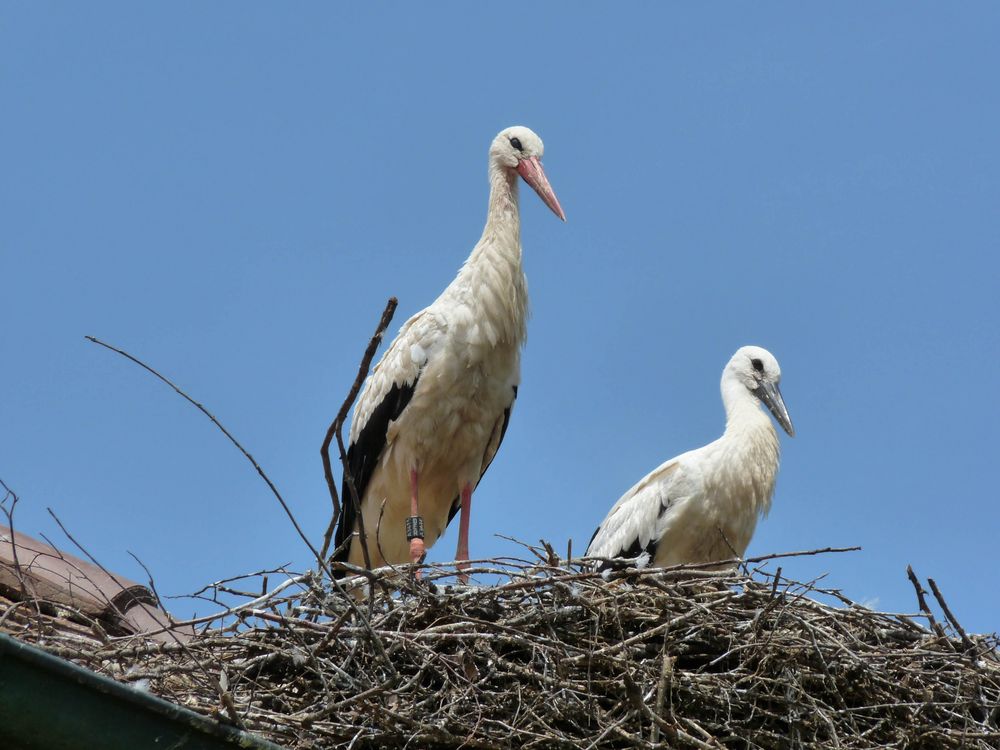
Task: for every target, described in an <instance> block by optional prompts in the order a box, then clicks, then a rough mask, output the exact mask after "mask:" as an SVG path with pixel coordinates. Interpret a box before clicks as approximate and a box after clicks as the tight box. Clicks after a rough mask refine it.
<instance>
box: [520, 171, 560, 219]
mask: <svg viewBox="0 0 1000 750" xmlns="http://www.w3.org/2000/svg"><path fill="white" fill-rule="evenodd" d="M517 173H518V174H519V175H521V177H523V178H524V181H525V182H527V183H528V184H529V185H531V187H532V189H534V191H535V192H536V193H538V197H539V198H541V199H542V200H543V201H545V205H546V206H548V207H549V208H551V209H552V213H554V214H555V215H556V216H558V217H559V218H560V219H562V220H563V221H566V214H564V213H563V210H562V206H560V205H559V199H558V198H556V193H555V191H554V190H553V189H552V186H551V185H550V184H549V180H548V178H547V177H546V176H545V170H544V169H542V162H541V161H539V159H538V157H537V156H529V157H527V158H526V159H521V161H519V162H518V163H517Z"/></svg>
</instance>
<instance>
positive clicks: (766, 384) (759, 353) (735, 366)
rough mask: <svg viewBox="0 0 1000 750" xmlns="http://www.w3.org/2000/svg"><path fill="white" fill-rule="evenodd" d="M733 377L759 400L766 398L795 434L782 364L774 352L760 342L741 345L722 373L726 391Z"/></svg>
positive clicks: (788, 429)
mask: <svg viewBox="0 0 1000 750" xmlns="http://www.w3.org/2000/svg"><path fill="white" fill-rule="evenodd" d="M733 381H735V382H737V383H739V384H741V385H742V386H743V387H745V388H746V389H747V390H748V391H749V392H750V394H751V395H752V396H753V397H754V398H755V399H756V400H758V401H760V402H763V404H764V405H765V406H766V407H767V408H768V409H770V411H771V414H773V415H774V418H775V419H776V420H778V424H780V425H781V426H782V428H783V429H784V430H785V432H787V433H788V434H789V435H795V428H794V427H792V419H791V417H789V416H788V409H787V408H786V407H785V401H784V399H783V398H782V397H781V390H779V388H778V384H779V383H781V368H780V367H779V366H778V360H776V359H775V358H774V355H773V354H771V352H769V351H768V350H767V349H762V348H761V347H759V346H744V347H741V348H740V349H738V350H737V352H736V354H734V355H733V358H732V359H730V360H729V364H727V365H726V369H725V371H724V372H723V373H722V388H723V391H725V390H726V386H727V384H729V383H732V382H733Z"/></svg>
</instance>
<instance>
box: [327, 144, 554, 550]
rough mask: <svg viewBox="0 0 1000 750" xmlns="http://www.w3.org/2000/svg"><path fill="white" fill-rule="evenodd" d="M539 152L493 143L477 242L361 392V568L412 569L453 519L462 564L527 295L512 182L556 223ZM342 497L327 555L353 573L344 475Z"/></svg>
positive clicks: (352, 448)
mask: <svg viewBox="0 0 1000 750" xmlns="http://www.w3.org/2000/svg"><path fill="white" fill-rule="evenodd" d="M542 151H543V146H542V139H541V138H539V137H538V136H537V135H536V134H535V133H533V132H532V131H531V130H529V129H528V128H525V127H511V128H507V129H506V130H504V131H502V132H501V133H500V134H499V135H497V137H496V138H494V139H493V143H492V144H491V145H490V150H489V181H490V198H489V207H488V210H487V214H486V227H485V229H483V235H482V237H481V238H480V240H479V242H478V243H476V246H475V247H474V248H473V249H472V253H471V254H470V255H469V257H468V259H467V260H466V261H465V263H464V265H463V266H462V268H461V269H460V270H459V272H458V275H457V276H456V277H455V280H454V281H452V282H451V284H449V285H448V286H447V288H446V289H445V290H444V291H443V292H442V293H441V296H439V297H438V298H437V299H436V300H435V301H434V303H433V304H432V305H431V306H430V307H427V308H425V309H423V310H422V311H420V312H418V313H417V314H416V315H414V316H413V317H412V318H410V319H409V320H408V321H406V323H405V324H403V327H402V328H401V329H400V331H399V334H398V335H397V336H396V339H395V340H394V341H393V342H392V344H391V345H390V346H389V348H388V350H386V352H385V354H384V355H383V357H382V359H381V361H380V362H379V363H378V365H376V366H375V368H374V369H373V370H372V373H371V375H370V376H369V377H368V380H367V381H366V382H365V384H364V387H363V389H362V391H361V396H360V397H359V399H358V403H357V405H356V406H355V409H354V416H353V420H352V423H351V432H350V444H349V447H348V450H347V462H348V466H349V468H350V473H351V475H352V476H353V478H354V483H355V487H356V489H357V493H358V498H359V500H360V507H361V513H362V516H363V520H364V528H365V537H366V540H367V547H368V554H369V558H370V563H371V565H372V566H375V567H378V566H379V565H384V564H385V563H392V564H398V563H405V562H420V561H421V560H423V558H424V555H425V554H426V550H427V549H428V548H430V547H431V546H433V544H434V542H436V541H437V539H438V538H439V537H440V536H441V534H442V533H443V532H444V530H445V527H446V526H447V525H448V523H449V522H450V521H451V519H452V518H453V517H454V516H455V514H456V513H461V517H460V519H459V533H458V550H457V552H456V553H455V557H456V559H458V560H468V559H469V513H470V508H471V505H472V492H473V490H474V489H475V488H476V485H477V484H478V483H479V480H480V479H481V478H482V476H483V474H484V473H485V472H486V469H487V468H488V467H489V465H490V462H491V461H492V460H493V457H494V456H495V455H496V452H497V449H499V447H500V442H501V441H502V440H503V436H504V432H505V431H506V429H507V423H508V421H509V420H510V410H511V408H512V407H513V405H514V398H515V397H516V396H517V386H518V383H519V382H520V377H521V375H520V360H521V346H522V345H523V344H524V339H525V335H526V323H527V312H528V292H527V285H526V281H525V278H524V271H523V269H522V266H521V221H520V215H519V211H518V176H520V178H521V179H523V180H524V181H525V182H527V183H528V184H529V185H530V186H531V187H532V188H534V190H535V192H536V193H538V195H539V197H541V199H542V200H543V201H544V202H545V204H546V205H547V206H548V207H549V208H550V209H552V211H553V212H554V213H555V214H556V216H558V217H559V218H560V219H562V220H563V221H565V220H566V216H565V214H564V213H563V210H562V207H561V206H560V205H559V200H558V199H557V198H556V194H555V192H553V190H552V187H551V186H550V185H549V181H548V179H547V178H546V176H545V172H544V170H543V169H542V162H541V158H542ZM342 498H343V512H342V516H341V519H340V525H339V526H338V527H337V533H336V536H335V544H336V548H337V549H339V552H338V553H336V554H335V557H334V559H337V560H340V561H347V562H349V563H352V564H354V565H358V566H363V565H364V564H365V560H364V556H363V551H362V549H361V544H360V541H359V538H358V531H359V526H358V519H357V517H356V513H355V508H354V504H353V503H352V502H351V495H350V491H349V488H348V486H347V482H346V477H345V482H344V486H343V494H342ZM463 568H464V566H463Z"/></svg>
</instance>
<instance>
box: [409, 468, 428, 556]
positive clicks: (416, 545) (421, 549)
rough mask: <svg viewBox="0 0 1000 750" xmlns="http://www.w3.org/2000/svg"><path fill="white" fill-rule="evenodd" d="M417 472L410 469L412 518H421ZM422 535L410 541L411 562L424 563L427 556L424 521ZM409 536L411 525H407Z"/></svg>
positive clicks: (421, 528)
mask: <svg viewBox="0 0 1000 750" xmlns="http://www.w3.org/2000/svg"><path fill="white" fill-rule="evenodd" d="M417 479H418V476H417V470H416V469H410V517H411V518H416V519H419V518H420V505H419V503H418V502H417ZM416 525H417V526H419V529H420V534H419V536H414V537H413V538H411V539H410V562H415V563H418V562H423V559H424V556H426V554H427V547H426V546H425V545H424V535H423V521H422V520H421V521H420V523H419V524H416ZM407 536H410V531H409V524H408V525H407Z"/></svg>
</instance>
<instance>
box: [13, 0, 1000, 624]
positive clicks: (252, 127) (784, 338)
mask: <svg viewBox="0 0 1000 750" xmlns="http://www.w3.org/2000/svg"><path fill="white" fill-rule="evenodd" d="M998 22H1000V8H998V6H996V5H995V4H988V3H963V4H961V5H950V6H947V7H946V6H943V5H940V4H929V3H905V4H903V3H880V4H869V3H852V4H845V5H841V6H838V7H836V8H832V7H828V8H823V9H820V8H818V7H817V6H812V5H810V6H804V5H801V4H798V3H769V4H753V5H750V4H730V5H718V4H713V5H711V6H708V5H702V4H679V3H674V4H667V3H634V4H628V5H626V4H614V5H612V4H598V3H572V4H569V3H556V2H553V3H541V4H534V5H531V6H530V7H528V6H523V5H521V6H518V5H511V6H507V7H502V6H497V5H496V4H477V5H473V4H468V3H448V4H443V3H442V4H434V5H428V4H421V5H415V4H402V3H399V4H374V3H371V4H351V5H347V4H336V5H335V4H322V3H297V4H295V5H281V6H276V5H270V4H266V5H265V4H244V3H214V4H210V5H204V4H194V3H189V4H183V3H181V4H178V3H172V4H167V3H161V4H150V3H143V4H135V3H91V4H87V5H86V6H84V5H79V4H70V3H63V4H59V3H41V2H39V3H10V2H8V3H4V4H3V5H2V6H0V76H2V78H0V86H2V100H3V102H4V107H3V109H4V115H3V117H2V118H0V142H2V143H3V144H4V148H3V165H2V170H0V203H2V205H3V206H4V211H3V213H4V219H3V222H2V224H0V280H2V294H0V321H2V326H0V361H2V363H3V366H2V367H0V478H3V479H4V480H5V481H6V482H7V483H8V484H10V485H11V486H12V487H14V488H15V489H16V490H17V491H18V492H19V493H20V495H21V497H22V502H21V503H20V505H19V506H18V508H17V516H16V521H17V523H18V526H19V527H20V528H21V529H22V530H24V531H27V532H29V533H32V534H40V533H45V534H46V535H48V536H50V537H51V538H53V539H61V537H60V535H59V533H58V530H57V529H56V528H55V526H54V524H53V522H52V521H51V519H50V518H49V517H48V515H47V513H46V510H45V509H46V508H47V507H51V508H53V509H54V510H55V512H56V513H57V514H58V515H59V516H60V517H61V519H62V520H63V521H64V522H65V523H66V525H67V526H68V528H69V529H70V530H71V531H72V532H73V533H74V535H75V536H76V537H77V538H78V539H79V540H80V541H81V542H83V543H84V544H85V545H86V546H87V548H88V549H89V550H90V551H91V552H93V553H94V554H95V555H96V556H97V557H98V558H99V559H100V560H101V561H102V562H103V563H104V564H105V565H106V566H108V567H109V568H111V569H113V570H115V571H118V572H121V573H123V574H126V575H129V576H131V577H133V578H136V579H140V580H144V573H143V572H142V570H141V569H140V568H139V567H138V566H137V565H136V564H135V562H134V561H133V560H132V559H131V558H130V557H129V556H128V554H127V552H126V551H127V550H131V551H133V552H135V553H136V554H137V555H138V556H139V557H140V558H142V560H143V561H144V562H145V563H146V564H147V565H148V566H149V567H150V569H151V570H152V571H153V573H154V576H155V577H156V581H157V585H158V588H159V589H160V591H161V593H166V594H180V593H184V592H188V591H192V590H194V589H196V588H198V587H200V586H201V585H202V584H204V583H206V582H208V581H211V580H215V579H219V578H223V577H225V576H229V575H233V574H238V573H244V572H249V571H252V570H256V569H260V568H267V567H271V566H277V565H282V564H290V565H291V566H292V567H296V568H303V567H305V566H306V565H308V562H309V555H308V551H307V550H306V549H305V547H304V546H303V545H302V543H301V541H299V540H298V538H297V537H296V535H295V533H294V531H293V529H292V528H291V526H290V524H289V523H288V522H287V520H286V519H285V517H284V516H283V514H282V512H281V510H280V508H279V507H278V506H277V503H276V502H275V501H274V500H273V498H272V497H271V496H270V494H269V492H268V490H267V488H266V487H265V486H264V484H263V483H262V482H261V481H260V480H259V478H258V477H257V476H256V475H255V473H254V472H253V470H252V469H251V468H250V467H249V466H248V465H247V464H246V463H245V461H244V459H243V458H242V457H241V456H240V455H239V454H238V453H237V451H236V450H235V449H233V448H232V446H230V445H229V444H228V443H227V442H226V441H225V439H224V438H223V436H222V435H221V434H220V433H219V432H218V431H217V430H216V429H215V428H214V427H213V426H212V425H211V424H210V423H209V422H208V421H207V420H206V419H205V418H204V417H203V416H202V415H200V414H199V413H197V412H196V411H195V410H194V409H192V408H191V407H190V406H189V405H188V404H186V403H184V402H183V401H182V400H181V399H180V398H178V397H177V396H176V395H175V394H173V393H172V392H171V391H170V390H169V389H167V388H166V387H165V386H163V385H162V384H161V383H159V382H156V381H155V380H154V379H153V378H151V377H150V376H148V375H147V374H145V373H144V372H142V371H141V370H139V369H138V368H136V367H135V366H134V365H131V364H129V363H127V362H126V361H125V360H123V359H121V358H120V357H117V356H116V355H112V354H110V353H109V352H107V351H104V350H102V349H99V348H98V347H96V346H94V345H92V344H89V343H87V342H86V341H85V340H84V338H83V337H84V335H88V334H89V335H94V336H98V337H100V338H102V339H104V340H107V341H109V342H111V343H113V344H116V345H118V346H121V347H123V348H125V349H127V350H128V351H130V352H132V353H133V354H135V355H136V356H138V357H140V358H142V359H144V360H146V361H147V362H148V363H150V364H151V365H153V366H154V367H157V368H159V369H161V370H162V371H163V372H164V373H165V374H167V375H168V376H170V377H172V378H174V379H175V380H176V382H177V383H178V384H179V385H180V386H181V387H183V388H185V389H186V390H187V391H188V392H189V393H190V394H191V395H192V396H193V397H195V398H196V399H198V400H200V401H202V402H204V403H205V404H206V406H207V407H208V408H209V409H210V410H212V411H213V412H214V413H215V414H216V415H217V416H218V417H219V418H220V420H222V422H223V423H224V424H226V425H227V427H229V429H230V430H231V431H232V432H233V433H235V434H236V435H237V436H238V437H239V439H240V440H241V441H242V442H243V443H244V444H245V445H246V447H247V448H248V449H249V450H250V452H251V453H252V454H253V455H254V456H255V458H257V459H258V460H259V461H260V463H261V464H262V465H263V466H264V467H265V469H266V470H267V471H268V473H269V474H270V476H271V477H272V479H273V480H274V481H275V482H276V483H277V485H278V486H279V487H280V488H281V490H282V492H283V493H284V495H285V497H286V498H287V499H288V501H289V503H290V504H291V506H292V508H293V510H294V512H295V515H296V517H297V518H298V520H299V522H300V523H301V524H302V526H303V527H304V528H305V529H307V531H308V532H309V533H310V535H311V536H312V538H313V539H314V540H318V539H319V538H320V537H321V535H322V532H323V530H324V528H325V526H326V523H327V521H328V518H329V513H330V502H329V499H328V497H327V495H326V490H325V486H324V481H323V476H322V469H321V464H320V460H319V445H320V442H321V440H322V438H323V434H324V432H325V430H326V427H327V425H328V424H329V422H330V420H331V419H332V416H333V415H334V413H335V412H336V410H337V408H338V407H339V405H340V403H341V401H342V399H343V397H344V395H345V393H346V391H347V388H348V387H349V385H350V383H351V381H352V379H353V376H354V372H355V369H356V367H357V362H358V360H359V358H360V355H361V352H362V350H363V348H364V346H365V344H366V343H367V340H368V337H369V335H370V333H371V331H372V329H373V327H374V325H375V322H376V320H377V318H378V315H379V313H380V311H381V309H382V307H383V305H384V303H385V300H386V298H387V297H389V296H390V295H396V296H397V297H398V298H399V301H400V307H399V311H398V313H397V317H396V320H395V321H394V323H393V326H392V329H393V331H395V330H396V329H397V328H398V326H399V325H400V324H401V323H402V321H404V320H405V319H406V318H407V317H408V316H409V315H411V314H412V313H413V312H415V311H417V310H418V309H420V308H421V307H423V306H425V305H427V304H429V303H430V302H431V301H432V300H433V299H434V298H435V297H436V296H437V294H438V292H439V291H440V290H441V289H442V288H443V287H444V286H445V285H446V284H447V283H448V282H449V281H450V280H451V278H452V277H453V275H454V273H455V271H456V270H457V268H458V266H459V265H460V264H461V263H462V261H463V260H464V259H465V257H466V255H467V254H468V252H469V250H470V249H471V248H472V245H473V244H474V243H475V241H476V240H477V239H478V237H479V233H480V231H481V229H482V224H483V221H484V217H485V209H486V195H487V186H486V174H485V170H486V150H487V147H488V144H489V142H490V140H491V139H492V137H493V136H494V135H495V133H496V132H497V131H499V130H500V129H501V128H503V127H505V126H507V125H511V124H524V125H528V126H529V127H531V128H533V129H534V130H536V131H537V132H538V133H539V134H540V135H541V136H542V138H543V139H544V140H545V143H546V147H547V150H546V155H545V166H546V170H547V172H548V175H549V178H550V180H551V182H552V185H553V187H554V188H555V190H556V192H557V194H558V195H559V199H560V201H561V202H562V205H563V207H564V209H565V210H566V214H567V216H568V219H569V220H568V222H567V223H566V224H562V223H561V222H559V221H558V220H556V219H555V218H554V217H553V216H552V215H551V214H550V213H549V211H548V209H547V208H545V206H544V205H542V203H541V202H540V201H539V200H538V199H537V198H536V196H534V194H532V193H531V192H530V191H522V199H523V200H522V209H523V210H522V217H523V226H522V240H523V244H524V248H525V265H526V269H527V274H528V279H529V288H530V292H531V305H532V319H531V322H530V325H529V339H528V344H527V347H526V349H525V353H524V360H523V382H522V387H521V390H520V395H519V399H518V403H517V406H516V409H515V412H514V415H513V419H512V422H511V426H510V430H509V432H508V434H507V438H506V441H505V444H504V446H503V449H502V451H501V452H500V455H499V456H498V458H497V460H496V461H495V462H494V464H493V466H492V468H491V469H490V472H489V473H488V474H487V476H486V479H485V480H484V481H483V483H482V484H481V486H480V489H479V491H478V493H477V494H476V496H475V498H474V502H473V516H472V534H471V549H472V553H473V555H474V556H476V555H496V554H509V553H511V552H514V551H515V548H514V547H512V545H511V544H510V543H509V542H507V541H504V540H502V539H499V538H497V537H496V536H494V534H496V533H500V534H506V535H511V536H516V537H519V538H522V539H525V540H527V541H532V542H533V541H536V540H537V539H539V538H541V537H544V538H546V539H548V540H551V541H552V542H553V543H554V544H555V545H556V547H557V548H565V544H566V540H567V539H568V538H570V537H572V538H573V540H574V548H575V549H577V550H580V549H582V547H584V546H585V544H586V541H587V539H589V536H590V534H591V533H592V531H593V529H594V527H595V526H596V524H597V523H598V522H599V521H600V520H601V518H603V516H604V514H605V513H606V511H607V510H608V508H609V507H610V506H611V504H612V503H613V502H614V501H615V500H616V499H617V498H618V496H619V495H620V494H621V493H622V492H623V491H624V490H626V489H627V488H628V487H629V486H630V485H631V484H632V483H633V482H634V481H635V480H637V479H638V478H639V477H641V476H642V475H643V474H645V473H646V472H647V471H649V470H650V469H652V468H653V467H655V466H656V465H657V464H659V463H660V462H661V461H663V460H665V459H666V458H669V457H671V456H673V455H675V454H677V453H680V452H682V451H684V450H688V449H690V448H694V447H697V446H699V445H702V444H704V443H706V442H708V441H710V440H712V439H714V438H715V437H717V436H718V435H719V434H720V433H721V430H722V427H723V419H724V417H723V412H722V406H721V402H720V399H719V392H718V381H719V376H720V374H721V371H722V367H723V365H724V364H725V362H726V361H727V359H728V358H729V356H730V355H731V354H732V353H733V351H735V350H736V349H737V348H738V347H739V346H741V345H743V344H749V343H754V344H759V345H762V346H765V347H767V348H768V349H770V350H771V351H772V352H773V353H774V354H775V355H776V356H777V358H778V360H779V361H780V362H781V365H782V369H783V372H784V380H783V383H782V390H783V392H784V395H785V399H786V402H787V404H788V407H789V410H790V412H791V415H792V418H793V419H794V421H795V426H796V429H797V433H798V434H797V436H796V437H795V438H794V439H788V438H787V437H784V436H783V440H782V446H783V457H782V469H781V473H780V475H779V480H778V487H777V492H776V495H775V499H774V506H773V510H772V512H771V515H770V516H769V517H768V518H767V519H766V520H765V521H763V522H762V524H761V525H760V526H759V527H758V531H757V535H756V536H755V538H754V540H753V542H752V543H751V546H750V550H749V552H750V554H765V553H768V552H775V551H790V550H802V549H811V548H816V547H825V546H848V545H861V546H862V547H863V548H864V550H863V552H859V553H853V554H843V555H836V556H826V557H823V558H803V559H799V560H788V561H785V562H783V563H782V565H783V567H784V570H785V572H786V573H787V574H788V575H790V576H794V577H798V578H800V579H806V578H811V577H814V576H817V575H820V574H823V573H825V574H827V577H826V579H825V583H826V584H827V585H829V586H832V587H838V588H842V589H843V590H844V591H845V593H847V594H848V595H849V596H851V597H853V598H855V599H858V600H861V601H869V602H873V603H876V604H877V606H878V607H880V608H883V609H887V610H890V611H912V610H913V609H914V608H915V602H914V596H913V592H912V588H911V587H910V584H909V583H908V582H907V580H906V577H905V568H906V565H907V564H912V565H913V566H914V567H915V569H916V570H917V572H918V573H919V574H921V575H923V576H931V577H934V578H935V579H936V580H937V582H938V584H939V585H940V586H941V588H942V590H943V592H944V594H945V596H946V597H948V599H949V603H950V605H951V607H952V609H953V610H954V611H955V612H956V614H957V615H958V617H959V619H960V620H962V622H963V624H964V625H965V626H966V627H967V628H969V629H971V630H975V631H993V630H996V629H997V628H998V620H1000V617H998V616H1000V600H998V598H997V596H996V583H995V580H993V575H992V572H993V571H994V569H995V567H996V559H997V555H996V547H995V544H996V542H995V539H996V536H997V531H998V527H1000V508H998V500H1000V497H998V492H997V489H996V480H995V474H994V470H995V465H996V461H997V447H998V445H997V438H996V425H997V424H998V421H1000V400H998V397H997V373H998V368H1000V355H998V352H1000V347H998V344H1000V334H998V328H1000V325H998V324H1000V294H998V293H997V288H998V281H1000V274H998V271H1000V262H998V252H997V251H998V236H1000V232H998V230H1000V177H998V175H1000V145H998V143H1000V139H998V136H997V134H998V133H1000V99H998V97H997V94H996V71H997V70H1000V48H998V46H997V44H996V35H997V31H998V28H1000V24H998ZM456 532H457V529H451V530H449V534H448V536H446V537H445V538H444V539H443V540H442V541H441V542H440V543H439V544H438V545H437V546H436V547H435V548H434V549H433V550H432V552H431V556H432V558H433V559H450V558H451V557H452V555H453V553H454V549H455V547H454V545H455V537H456ZM187 607H188V605H187V604H177V605H176V607H175V609H177V610H178V611H179V612H180V613H185V612H186V611H187ZM202 609H203V608H202Z"/></svg>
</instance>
